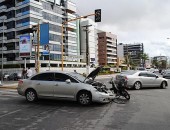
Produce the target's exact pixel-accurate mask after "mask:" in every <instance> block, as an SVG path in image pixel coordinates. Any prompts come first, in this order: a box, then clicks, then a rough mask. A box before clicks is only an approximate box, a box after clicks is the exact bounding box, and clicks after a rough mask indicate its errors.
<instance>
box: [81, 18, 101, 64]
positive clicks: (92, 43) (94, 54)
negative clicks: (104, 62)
mask: <svg viewBox="0 0 170 130" xmlns="http://www.w3.org/2000/svg"><path fill="white" fill-rule="evenodd" d="M86 25H90V26H89V28H88V30H89V31H88V44H89V58H90V65H91V66H92V65H95V66H97V65H98V45H97V43H98V42H97V24H96V23H95V22H94V21H93V20H92V19H88V18H86V19H82V20H81V22H80V30H81V46H80V48H81V55H83V56H84V57H86V31H85V29H86V28H85V27H83V26H86ZM82 61H83V62H86V58H84V59H83V60H82Z"/></svg>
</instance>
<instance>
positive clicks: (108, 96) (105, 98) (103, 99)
mask: <svg viewBox="0 0 170 130" xmlns="http://www.w3.org/2000/svg"><path fill="white" fill-rule="evenodd" d="M114 97H115V95H114V94H113V93H112V92H111V91H108V93H104V92H98V91H96V92H94V93H93V95H92V101H93V102H100V103H108V102H110V101H112V100H113V99H114Z"/></svg>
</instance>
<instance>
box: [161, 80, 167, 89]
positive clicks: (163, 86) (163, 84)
mask: <svg viewBox="0 0 170 130" xmlns="http://www.w3.org/2000/svg"><path fill="white" fill-rule="evenodd" d="M166 87H167V83H166V81H163V82H162V83H161V88H163V89H165V88H166Z"/></svg>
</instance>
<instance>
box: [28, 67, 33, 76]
mask: <svg viewBox="0 0 170 130" xmlns="http://www.w3.org/2000/svg"><path fill="white" fill-rule="evenodd" d="M31 76H32V70H31V69H30V67H28V70H27V78H29V77H31Z"/></svg>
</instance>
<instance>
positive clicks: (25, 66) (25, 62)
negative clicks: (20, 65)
mask: <svg viewBox="0 0 170 130" xmlns="http://www.w3.org/2000/svg"><path fill="white" fill-rule="evenodd" d="M26 64H27V61H26V58H24V68H25V70H26V68H27V65H26Z"/></svg>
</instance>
